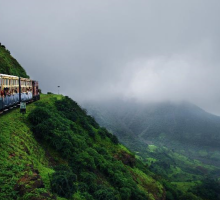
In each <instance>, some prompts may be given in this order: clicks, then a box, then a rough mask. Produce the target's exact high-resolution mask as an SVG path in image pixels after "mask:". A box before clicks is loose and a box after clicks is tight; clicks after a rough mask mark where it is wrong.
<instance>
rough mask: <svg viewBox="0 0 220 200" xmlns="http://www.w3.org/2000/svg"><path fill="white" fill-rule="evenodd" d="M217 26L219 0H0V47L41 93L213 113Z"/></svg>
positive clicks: (217, 100) (219, 52) (216, 107)
mask: <svg viewBox="0 0 220 200" xmlns="http://www.w3.org/2000/svg"><path fill="white" fill-rule="evenodd" d="M219 21H220V1H219V0H160V1H159V0H46V1H45V0H37V1H36V0H35V1H33V0H19V1H17V0H7V1H5V0H0V42H1V43H2V44H4V45H5V46H6V48H8V49H9V50H10V51H11V53H12V55H13V56H14V57H15V58H16V59H17V60H18V61H19V62H20V64H21V65H22V66H23V67H24V68H25V69H26V71H27V73H28V74H29V75H30V76H31V77H32V78H33V79H37V80H39V82H40V86H41V88H42V91H43V92H48V91H51V92H55V93H57V86H58V85H60V86H61V88H60V90H61V93H62V94H65V95H68V96H70V97H72V98H73V99H74V100H76V101H79V102H83V101H85V100H105V99H111V98H115V97H117V98H123V99H129V98H133V99H137V100H138V101H142V102H147V101H161V100H187V101H191V102H193V103H195V104H197V105H199V106H201V107H202V108H204V109H205V110H207V111H210V112H212V113H215V114H219V115H220V26H219Z"/></svg>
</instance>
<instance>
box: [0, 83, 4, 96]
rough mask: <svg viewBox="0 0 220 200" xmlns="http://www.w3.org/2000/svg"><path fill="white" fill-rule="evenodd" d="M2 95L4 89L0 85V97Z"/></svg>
mask: <svg viewBox="0 0 220 200" xmlns="http://www.w3.org/2000/svg"><path fill="white" fill-rule="evenodd" d="M3 97H4V91H3V90H2V87H1V86H0V98H3Z"/></svg>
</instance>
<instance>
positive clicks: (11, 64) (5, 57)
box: [0, 43, 29, 78]
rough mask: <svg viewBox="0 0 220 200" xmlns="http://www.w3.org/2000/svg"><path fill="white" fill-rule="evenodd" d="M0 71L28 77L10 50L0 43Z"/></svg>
mask: <svg viewBox="0 0 220 200" xmlns="http://www.w3.org/2000/svg"><path fill="white" fill-rule="evenodd" d="M0 73H1V74H10V75H15V76H20V77H24V78H28V77H29V76H28V75H27V74H26V72H25V70H24V69H23V68H22V66H21V65H20V64H19V63H18V61H17V60H16V59H15V58H13V57H12V56H11V54H10V51H9V50H7V49H6V47H5V46H4V45H2V44H1V43H0Z"/></svg>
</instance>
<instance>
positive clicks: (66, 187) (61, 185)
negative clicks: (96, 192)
mask: <svg viewBox="0 0 220 200" xmlns="http://www.w3.org/2000/svg"><path fill="white" fill-rule="evenodd" d="M55 170H56V172H55V173H53V174H52V177H51V188H52V191H53V192H55V193H56V194H58V195H59V196H61V197H66V198H70V197H71V196H72V195H73V194H74V193H75V192H76V189H77V187H76V180H77V176H76V174H73V173H72V171H71V170H70V169H69V168H68V167H65V166H58V167H56V168H55Z"/></svg>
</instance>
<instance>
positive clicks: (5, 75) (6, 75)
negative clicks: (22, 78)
mask: <svg viewBox="0 0 220 200" xmlns="http://www.w3.org/2000/svg"><path fill="white" fill-rule="evenodd" d="M0 76H4V77H11V78H19V77H18V76H13V75H8V74H0Z"/></svg>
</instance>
